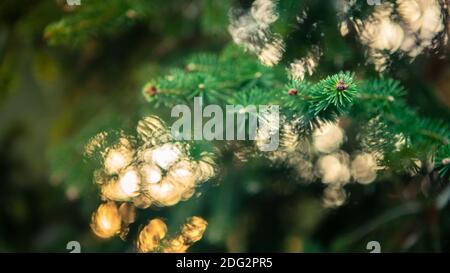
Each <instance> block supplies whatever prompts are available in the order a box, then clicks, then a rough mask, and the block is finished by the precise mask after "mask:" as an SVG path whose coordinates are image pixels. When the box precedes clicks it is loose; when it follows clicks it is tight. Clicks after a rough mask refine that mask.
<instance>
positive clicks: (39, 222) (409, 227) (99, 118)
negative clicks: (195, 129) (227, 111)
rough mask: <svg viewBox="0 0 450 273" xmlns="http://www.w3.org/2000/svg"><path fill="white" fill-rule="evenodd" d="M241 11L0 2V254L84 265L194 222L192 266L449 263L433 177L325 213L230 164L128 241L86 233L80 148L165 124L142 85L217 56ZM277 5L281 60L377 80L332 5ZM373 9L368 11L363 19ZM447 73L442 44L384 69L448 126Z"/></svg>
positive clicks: (444, 211)
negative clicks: (200, 55)
mask: <svg viewBox="0 0 450 273" xmlns="http://www.w3.org/2000/svg"><path fill="white" fill-rule="evenodd" d="M361 2H365V1H361ZM394 2H395V1H394ZM251 3H252V1H243V0H242V1H231V0H230V1H219V0H186V1H179V0H148V1H143V0H140V1H133V0H107V1H106V0H104V1H96V0H91V1H90V0H81V5H80V6H69V5H68V4H67V3H66V1H63V0H2V1H1V3H0V252H68V250H66V245H67V243H68V242H69V241H79V242H80V244H81V247H82V252H133V251H134V248H133V244H132V241H133V238H134V237H135V235H136V233H137V230H138V228H137V227H138V226H139V223H144V222H146V221H147V220H148V219H149V218H155V217H162V218H164V219H166V220H167V223H168V226H169V229H174V230H175V229H176V228H177V227H178V226H179V225H180V223H182V222H183V221H184V220H185V219H186V218H187V217H190V216H193V215H198V216H201V217H203V218H204V219H206V220H207V221H208V223H209V224H208V228H207V230H206V233H205V236H204V238H203V239H202V240H201V241H199V242H198V243H197V244H195V245H194V246H193V247H192V248H191V249H190V250H189V251H191V252H267V251H272V252H367V250H366V244H367V242H369V241H372V240H375V241H378V242H380V244H381V246H382V251H383V252H384V251H389V252H391V251H392V252H443V251H444V252H445V251H449V250H450V217H448V215H450V208H449V206H447V207H444V208H439V209H437V208H436V207H434V206H433V205H432V204H433V202H434V201H435V200H436V198H437V196H438V194H439V193H441V192H442V189H443V188H444V186H445V184H444V182H445V181H442V180H441V179H438V178H436V176H435V175H433V174H430V173H428V172H425V171H424V172H418V173H416V174H413V175H395V174H389V175H383V174H379V176H378V179H377V182H376V183H372V184H370V185H368V186H365V187H361V186H359V185H349V187H348V189H349V197H350V198H349V199H348V201H347V203H346V204H345V205H344V206H341V207H339V208H336V209H329V208H324V207H323V205H322V200H321V196H322V190H323V187H322V186H321V185H320V184H316V183H315V184H311V185H305V184H299V183H297V182H296V179H295V177H294V175H293V174H292V172H289V170H287V169H286V168H283V167H274V168H266V167H265V166H266V165H264V162H259V161H256V162H250V163H248V164H245V166H242V165H240V164H234V162H232V161H231V160H228V161H227V160H226V159H224V162H220V163H219V164H220V165H221V168H223V169H224V170H225V173H226V174H227V175H225V176H224V177H222V179H221V180H220V181H216V182H213V183H208V184H205V185H204V186H202V188H201V189H200V192H201V195H200V196H197V197H195V198H192V199H190V200H189V201H186V202H181V203H179V204H177V205H176V206H173V207H168V208H152V209H147V210H144V211H140V215H139V218H138V220H137V223H136V224H135V225H134V227H133V228H131V229H130V234H129V236H128V237H127V239H125V240H122V239H121V238H119V237H116V238H113V239H110V240H102V239H100V238H98V237H96V236H95V235H94V234H93V233H92V231H91V229H90V227H89V223H90V220H91V214H92V212H93V211H94V210H95V209H96V207H97V206H98V205H99V204H100V203H101V200H100V198H99V194H98V188H97V187H96V186H95V185H94V183H93V178H92V173H93V169H92V167H90V166H89V165H88V164H86V162H85V160H84V159H83V150H84V145H85V144H86V141H87V140H88V139H89V138H90V137H92V136H93V135H95V134H96V133H98V132H100V131H102V130H106V129H111V128H133V126H136V123H137V121H138V120H139V119H140V118H141V117H142V116H143V115H145V114H149V113H156V114H158V115H161V116H167V110H164V109H155V108H152V107H150V105H149V104H148V103H147V102H145V100H144V98H143V96H142V94H141V89H142V87H143V86H144V84H145V83H146V82H147V81H149V80H150V79H152V78H155V77H157V76H160V75H164V72H165V71H167V69H168V68H170V67H176V66H182V65H183V60H184V58H185V57H186V56H189V55H191V54H193V53H196V52H211V53H220V52H221V50H222V49H223V48H224V47H225V46H226V45H227V44H229V43H230V42H231V41H232V40H231V36H230V34H229V33H228V24H229V17H228V14H229V9H230V8H231V7H233V6H241V7H244V8H245V7H249V6H250V5H251ZM278 5H279V12H280V19H279V20H278V22H277V24H276V25H275V26H274V28H275V29H276V31H277V33H280V34H282V35H283V36H284V37H285V41H286V43H287V44H288V45H295V46H290V47H287V48H288V50H287V52H286V56H287V57H286V58H289V56H299V55H305V53H306V52H308V50H310V48H311V45H312V44H319V45H320V46H321V48H322V51H323V56H322V59H321V60H320V64H319V66H318V68H317V75H318V76H319V78H320V75H322V76H323V75H328V74H330V73H335V72H336V71H339V70H342V69H347V70H351V71H357V72H358V73H364V75H366V76H368V77H369V76H377V75H378V72H377V71H376V70H375V69H374V67H373V65H369V64H366V57H365V55H364V52H365V51H364V48H363V46H362V45H361V44H360V43H358V42H356V39H357V38H355V37H354V36H352V35H349V36H346V37H342V35H341V31H340V29H339V16H337V14H338V9H337V7H336V5H335V3H334V1H331V0H323V1H312V0H309V1H307V0H305V1H301V0H297V1H293V0H286V1H284V0H283V1H279V4H278ZM372 9H373V7H371V6H369V5H367V4H365V5H364V6H363V9H362V10H361V14H360V15H361V16H366V15H365V13H370V12H371V10H372ZM303 12H304V13H305V14H307V15H308V16H301V15H302V14H303ZM446 16H448V14H447V15H446ZM446 29H447V26H446ZM445 31H446V30H445ZM449 64H450V63H449V60H448V43H447V44H444V45H442V46H441V47H439V48H436V49H435V50H431V51H429V52H426V53H424V54H422V55H420V56H418V57H416V58H415V60H414V61H413V62H409V61H407V60H405V59H402V58H398V59H394V60H393V62H392V64H391V66H390V69H389V70H387V71H385V72H384V73H385V75H387V76H389V77H393V78H395V79H399V80H400V81H401V82H402V84H403V85H404V86H405V87H406V89H407V90H408V94H407V100H408V103H409V104H410V105H411V106H413V107H414V108H416V109H417V110H418V112H419V113H420V114H421V115H423V116H427V117H434V118H439V119H441V120H444V121H446V122H449V121H450V82H449V80H448V79H450V65H449ZM349 145H350V144H349Z"/></svg>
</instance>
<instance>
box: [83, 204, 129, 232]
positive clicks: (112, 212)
mask: <svg viewBox="0 0 450 273" xmlns="http://www.w3.org/2000/svg"><path fill="white" fill-rule="evenodd" d="M121 219H122V218H121V216H120V213H119V210H118V209H117V206H116V204H115V203H114V202H108V203H104V204H101V205H100V206H99V207H98V209H97V211H95V212H94V213H93V214H92V218H91V229H92V231H93V232H94V233H95V234H96V235H97V236H99V237H101V238H110V237H112V236H114V235H116V234H118V233H119V232H120V229H121Z"/></svg>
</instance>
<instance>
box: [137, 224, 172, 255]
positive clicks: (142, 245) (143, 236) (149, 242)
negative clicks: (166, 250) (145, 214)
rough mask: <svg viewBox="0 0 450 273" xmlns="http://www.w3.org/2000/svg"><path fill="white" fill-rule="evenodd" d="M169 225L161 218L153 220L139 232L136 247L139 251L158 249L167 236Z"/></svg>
mask: <svg viewBox="0 0 450 273" xmlns="http://www.w3.org/2000/svg"><path fill="white" fill-rule="evenodd" d="M166 233H167V226H166V224H165V223H164V221H162V220H161V219H153V220H151V221H150V222H149V223H148V224H147V225H146V226H145V227H144V228H143V229H142V230H141V232H140V233H139V236H138V239H137V241H136V248H137V250H138V251H139V252H143V253H147V252H154V251H156V250H157V249H158V248H159V246H160V242H161V240H162V239H163V238H164V237H165V236H166Z"/></svg>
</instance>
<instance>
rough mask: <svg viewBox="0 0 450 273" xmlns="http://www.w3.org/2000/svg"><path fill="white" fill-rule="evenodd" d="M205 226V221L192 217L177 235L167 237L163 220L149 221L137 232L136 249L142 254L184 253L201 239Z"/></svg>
mask: <svg viewBox="0 0 450 273" xmlns="http://www.w3.org/2000/svg"><path fill="white" fill-rule="evenodd" d="M207 225H208V222H206V220H204V219H203V218H201V217H198V216H194V217H191V218H189V219H187V221H186V222H185V223H184V224H183V226H182V227H181V229H180V231H179V232H178V233H177V234H175V235H173V236H168V235H167V230H168V229H167V225H166V223H165V222H164V221H163V220H161V219H153V220H150V221H149V223H148V224H147V225H146V226H145V227H144V228H142V229H141V231H140V232H139V235H138V239H137V240H136V249H137V251H139V252H143V253H149V252H164V253H184V252H186V251H187V250H188V248H189V247H191V246H192V245H193V244H194V243H196V242H198V241H200V240H201V239H202V237H203V234H204V232H205V230H206V227H207Z"/></svg>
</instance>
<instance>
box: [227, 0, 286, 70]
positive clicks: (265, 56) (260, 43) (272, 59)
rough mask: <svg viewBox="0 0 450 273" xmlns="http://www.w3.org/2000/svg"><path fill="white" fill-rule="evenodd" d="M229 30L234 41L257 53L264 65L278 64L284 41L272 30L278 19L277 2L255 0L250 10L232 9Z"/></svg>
mask: <svg viewBox="0 0 450 273" xmlns="http://www.w3.org/2000/svg"><path fill="white" fill-rule="evenodd" d="M230 14H231V16H230V25H229V27H228V31H229V32H230V34H231V37H232V38H233V41H234V42H235V43H236V44H237V45H239V46H242V47H243V48H245V49H246V50H248V51H250V52H252V53H254V54H256V55H257V56H258V59H259V60H260V62H261V63H262V64H263V65H266V66H269V67H270V66H273V65H275V64H277V63H278V62H279V61H280V60H281V58H282V56H283V53H284V41H283V40H282V39H281V38H280V37H279V36H278V35H276V34H272V32H271V31H270V25H271V24H272V23H274V22H275V21H276V20H277V19H278V13H277V11H276V2H275V1H273V0H255V1H254V2H253V4H252V6H251V8H250V9H249V10H248V11H243V10H232V11H231V13H230Z"/></svg>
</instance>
